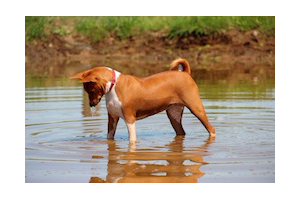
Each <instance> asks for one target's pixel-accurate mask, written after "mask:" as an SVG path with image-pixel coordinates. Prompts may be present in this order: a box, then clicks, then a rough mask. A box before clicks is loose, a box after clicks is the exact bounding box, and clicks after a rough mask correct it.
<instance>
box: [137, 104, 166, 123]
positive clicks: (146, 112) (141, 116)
mask: <svg viewBox="0 0 300 200" xmlns="http://www.w3.org/2000/svg"><path fill="white" fill-rule="evenodd" d="M168 107H169V105H165V106H161V107H158V108H154V109H149V110H138V111H137V112H136V119H137V120H140V119H144V118H146V117H149V116H151V115H155V114H157V113H159V112H161V111H164V110H166V109H167V108H168Z"/></svg>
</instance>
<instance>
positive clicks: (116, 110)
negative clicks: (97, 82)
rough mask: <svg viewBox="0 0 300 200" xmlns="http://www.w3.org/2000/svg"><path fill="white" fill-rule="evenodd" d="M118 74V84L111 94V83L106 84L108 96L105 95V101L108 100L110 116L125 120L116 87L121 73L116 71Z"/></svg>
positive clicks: (107, 106) (107, 105)
mask: <svg viewBox="0 0 300 200" xmlns="http://www.w3.org/2000/svg"><path fill="white" fill-rule="evenodd" d="M115 73H116V83H115V85H114V86H113V88H112V89H111V91H110V92H108V90H109V88H110V85H111V82H108V83H106V92H107V93H106V94H105V100H106V108H107V111H108V112H109V114H111V115H113V116H116V117H121V118H122V119H124V116H123V112H122V108H121V102H120V100H119V98H118V95H117V93H116V90H115V87H116V85H117V84H118V83H117V82H118V78H119V76H120V74H121V73H120V72H117V71H115Z"/></svg>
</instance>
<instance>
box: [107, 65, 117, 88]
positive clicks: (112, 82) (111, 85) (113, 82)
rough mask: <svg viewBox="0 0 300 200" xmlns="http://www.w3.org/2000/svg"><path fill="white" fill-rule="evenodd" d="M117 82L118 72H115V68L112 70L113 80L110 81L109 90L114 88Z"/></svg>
mask: <svg viewBox="0 0 300 200" xmlns="http://www.w3.org/2000/svg"><path fill="white" fill-rule="evenodd" d="M115 83H116V72H115V70H112V81H111V83H110V87H109V90H108V92H110V91H111V89H112V88H113V86H114V85H115Z"/></svg>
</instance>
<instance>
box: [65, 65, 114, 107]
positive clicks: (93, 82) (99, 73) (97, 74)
mask: <svg viewBox="0 0 300 200" xmlns="http://www.w3.org/2000/svg"><path fill="white" fill-rule="evenodd" d="M110 77H111V72H110V70H109V69H107V68H104V67H96V68H93V69H90V70H87V71H83V72H80V73H78V74H76V75H74V76H72V77H70V79H71V80H73V79H78V80H79V81H80V82H82V83H83V87H84V90H85V91H86V92H87V93H88V95H89V100H90V106H91V107H92V106H96V105H97V104H98V103H99V102H100V100H101V98H102V96H103V95H104V94H105V91H106V84H107V83H108V82H109V80H110Z"/></svg>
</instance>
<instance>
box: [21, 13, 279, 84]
mask: <svg viewBox="0 0 300 200" xmlns="http://www.w3.org/2000/svg"><path fill="white" fill-rule="evenodd" d="M25 48H26V51H25V52H26V53H25V56H26V58H25V64H26V83H25V84H26V87H30V86H31V85H35V84H40V85H45V86H46V85H49V84H50V85H60V84H61V82H63V84H73V83H66V79H65V78H66V76H69V75H72V74H74V73H76V72H78V71H80V70H85V69H89V68H91V67H95V66H109V67H111V68H114V69H116V70H119V71H121V72H123V73H129V74H132V75H136V76H141V77H144V76H148V75H151V74H154V73H157V72H160V71H163V70H167V69H168V66H169V63H170V62H171V61H172V60H174V59H175V58H178V57H182V58H185V59H187V60H188V61H189V62H190V65H191V68H192V75H193V77H194V78H196V79H198V78H199V79H202V80H203V79H217V80H224V81H231V82H233V81H254V82H257V81H260V80H265V79H274V77H275V17H274V16H273V17H272V16H271V17H268V16H259V17H255V16H249V17H247V16H242V17H239V16H226V17H222V16H218V17H213V16H210V17H204V16H202V17H197V16H193V17H189V16H185V17H166V16H164V17H159V16H158V17H137V16H134V17H130V16H128V17H113V16H105V17H46V16H45V17H39V16H34V17H33V16H32V17H31V16H26V17H25ZM45 76H46V77H47V80H45V79H43V77H45ZM49 78H51V79H49Z"/></svg>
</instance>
